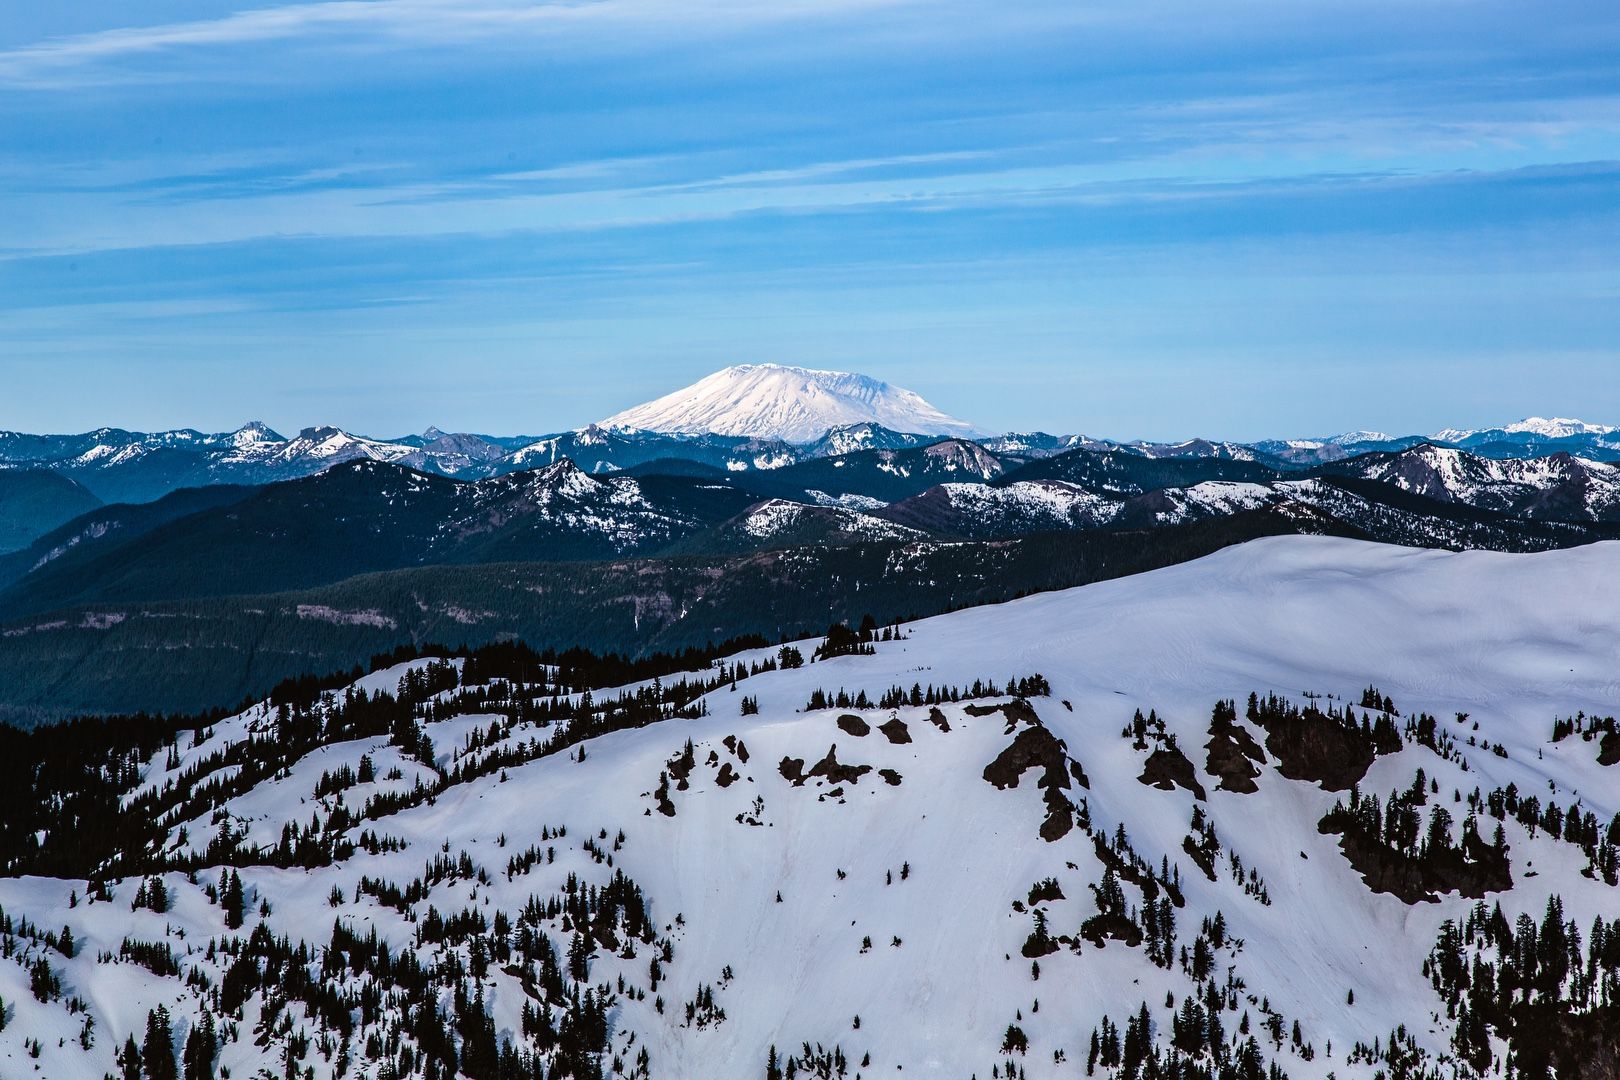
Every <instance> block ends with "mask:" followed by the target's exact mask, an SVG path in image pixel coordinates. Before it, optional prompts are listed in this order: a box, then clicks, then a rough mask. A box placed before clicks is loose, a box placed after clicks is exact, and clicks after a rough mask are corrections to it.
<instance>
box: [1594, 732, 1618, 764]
mask: <svg viewBox="0 0 1620 1080" xmlns="http://www.w3.org/2000/svg"><path fill="white" fill-rule="evenodd" d="M1598 764H1599V765H1620V731H1605V732H1604V733H1603V741H1602V742H1600V743H1599V744H1598Z"/></svg>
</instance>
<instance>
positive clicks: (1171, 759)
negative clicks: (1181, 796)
mask: <svg viewBox="0 0 1620 1080" xmlns="http://www.w3.org/2000/svg"><path fill="white" fill-rule="evenodd" d="M1137 779H1138V780H1140V781H1141V782H1142V783H1144V784H1146V785H1148V786H1149V787H1156V788H1159V789H1160V790H1162V791H1174V790H1175V789H1176V788H1178V787H1179V788H1185V789H1186V790H1188V791H1190V792H1192V793H1193V794H1194V795H1195V796H1197V797H1198V798H1200V799H1202V798H1204V797H1205V796H1204V785H1203V784H1200V783H1199V782H1198V777H1197V775H1196V774H1195V773H1194V772H1193V763H1192V762H1190V761H1188V760H1187V755H1186V754H1183V753H1182V752H1181V748H1180V747H1177V746H1175V745H1173V744H1170V743H1166V744H1165V745H1163V746H1161V747H1159V748H1158V749H1157V750H1155V751H1153V753H1151V754H1149V755H1148V759H1147V761H1146V762H1145V763H1144V765H1143V768H1142V775H1141V776H1139V777H1137Z"/></svg>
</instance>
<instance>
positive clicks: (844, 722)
mask: <svg viewBox="0 0 1620 1080" xmlns="http://www.w3.org/2000/svg"><path fill="white" fill-rule="evenodd" d="M838 730H839V731H842V732H843V733H844V734H846V735H853V736H855V737H856V738H857V739H860V738H864V737H865V736H867V735H869V734H871V732H872V725H871V724H868V723H867V722H866V721H865V720H862V719H861V718H860V717H859V716H856V715H855V714H854V713H844V714H843V715H842V716H840V717H839V718H838Z"/></svg>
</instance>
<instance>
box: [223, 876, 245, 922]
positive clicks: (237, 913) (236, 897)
mask: <svg viewBox="0 0 1620 1080" xmlns="http://www.w3.org/2000/svg"><path fill="white" fill-rule="evenodd" d="M221 906H223V907H224V908H225V926H226V927H227V928H228V929H231V930H237V929H240V928H241V926H242V915H243V912H244V911H245V909H246V907H247V899H246V897H245V896H244V894H243V892H242V877H241V875H240V874H238V873H237V872H236V871H235V870H232V871H231V878H230V881H229V882H227V883H226V885H225V893H224V898H223V900H222V902H221Z"/></svg>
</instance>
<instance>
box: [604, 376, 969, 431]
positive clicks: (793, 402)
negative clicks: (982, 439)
mask: <svg viewBox="0 0 1620 1080" xmlns="http://www.w3.org/2000/svg"><path fill="white" fill-rule="evenodd" d="M862 423H874V424H879V425H882V426H883V427H885V428H889V429H890V430H892V431H901V432H914V433H916V434H920V435H955V436H964V437H972V436H975V435H980V434H983V433H982V432H980V431H979V430H978V429H976V428H975V427H974V426H973V425H972V424H970V423H968V422H967V421H965V420H959V419H957V418H956V417H954V416H949V415H947V414H946V413H943V412H941V411H940V410H939V409H936V408H935V407H934V406H932V405H930V404H929V403H928V402H927V401H925V400H923V398H922V397H920V396H919V395H917V394H915V393H913V392H912V391H910V390H905V389H902V388H901V387H898V386H891V385H889V384H888V383H886V382H883V381H881V380H879V379H874V378H872V377H871V376H868V375H857V374H854V373H851V372H845V371H817V370H814V369H812V368H802V367H786V366H783V365H780V364H740V365H738V366H736V367H729V368H726V369H724V370H723V371H717V372H715V373H714V374H713V375H710V376H708V377H706V378H703V379H699V380H698V381H697V382H695V383H693V384H692V385H691V386H688V387H685V388H684V389H681V390H677V391H675V392H674V393H671V394H666V395H664V396H663V397H661V398H658V399H656V400H654V401H649V402H647V403H646V404H644V405H638V406H636V407H635V408H633V409H626V410H625V411H623V412H620V413H616V414H615V415H613V416H610V417H608V418H607V419H606V420H604V421H602V425H603V426H605V427H621V428H640V429H643V430H647V431H660V432H671V433H686V434H699V433H703V432H711V433H714V434H718V435H746V436H755V437H765V438H777V439H783V440H785V441H787V442H794V443H806V442H811V441H812V440H815V439H817V438H820V437H821V436H822V434H823V433H825V432H826V431H828V430H829V429H831V428H837V427H844V426H848V425H854V424H862Z"/></svg>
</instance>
